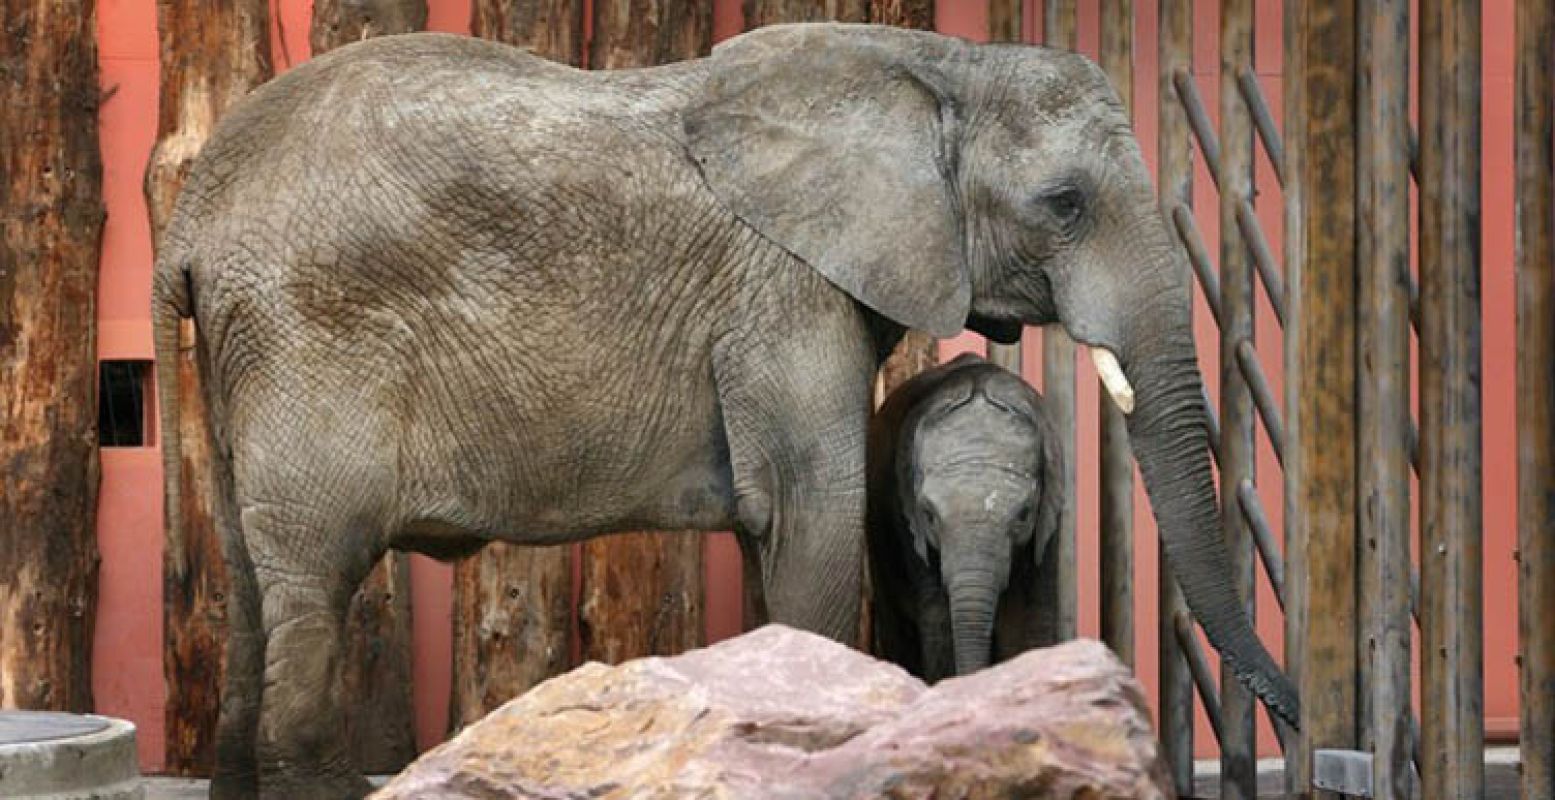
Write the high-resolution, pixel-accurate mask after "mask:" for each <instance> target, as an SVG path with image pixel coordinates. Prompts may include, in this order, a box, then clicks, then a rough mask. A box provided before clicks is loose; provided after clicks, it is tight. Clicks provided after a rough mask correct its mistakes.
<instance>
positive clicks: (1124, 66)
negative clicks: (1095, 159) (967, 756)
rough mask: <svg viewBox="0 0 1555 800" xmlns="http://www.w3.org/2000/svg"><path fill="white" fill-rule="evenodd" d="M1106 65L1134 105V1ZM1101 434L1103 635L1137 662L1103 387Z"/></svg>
mask: <svg viewBox="0 0 1555 800" xmlns="http://www.w3.org/2000/svg"><path fill="white" fill-rule="evenodd" d="M1101 68H1102V70H1103V71H1104V72H1106V73H1107V77H1108V78H1109V79H1110V80H1111V81H1112V86H1113V88H1114V89H1116V90H1117V92H1118V96H1119V97H1121V98H1123V105H1124V107H1125V108H1127V109H1128V110H1129V111H1130V113H1132V111H1133V108H1134V0H1104V1H1103V2H1102V4H1101ZM1096 399H1097V406H1098V408H1097V420H1098V423H1099V425H1100V428H1101V431H1100V434H1101V436H1100V439H1101V448H1100V449H1101V480H1100V487H1101V638H1102V641H1104V642H1106V643H1107V646H1108V647H1110V648H1112V651H1113V652H1114V653H1117V654H1118V658H1120V659H1122V660H1123V663H1125V664H1128V665H1129V666H1131V667H1132V666H1133V665H1134V451H1133V448H1131V447H1130V446H1129V441H1128V426H1127V423H1126V420H1125V418H1124V416H1123V412H1122V411H1120V410H1118V407H1117V404H1116V403H1114V402H1113V401H1112V397H1111V396H1110V395H1109V394H1108V393H1107V391H1106V389H1105V387H1100V388H1098V390H1097V392H1096Z"/></svg>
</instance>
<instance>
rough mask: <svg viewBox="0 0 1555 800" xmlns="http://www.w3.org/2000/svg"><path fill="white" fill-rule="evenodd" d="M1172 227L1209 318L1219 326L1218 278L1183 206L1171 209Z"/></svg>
mask: <svg viewBox="0 0 1555 800" xmlns="http://www.w3.org/2000/svg"><path fill="white" fill-rule="evenodd" d="M1172 227H1174V228H1176V229H1177V238H1178V239H1179V240H1180V241H1181V242H1182V246H1183V249H1184V250H1186V251H1188V263H1189V264H1190V265H1192V267H1193V274H1194V276H1196V277H1197V278H1198V279H1199V287H1200V288H1202V289H1203V290H1204V299H1205V300H1206V301H1208V303H1209V313H1210V316H1213V317H1214V318H1215V324H1216V325H1219V324H1220V276H1219V275H1218V274H1217V273H1216V271H1215V264H1214V263H1213V262H1212V261H1210V257H1209V248H1207V247H1205V246H1204V238H1203V237H1201V236H1199V227H1198V226H1197V225H1195V224H1193V212H1192V211H1189V210H1188V207H1187V206H1185V205H1181V204H1179V205H1177V206H1175V207H1173V208H1172Z"/></svg>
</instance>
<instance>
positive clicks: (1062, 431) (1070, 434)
mask: <svg viewBox="0 0 1555 800" xmlns="http://www.w3.org/2000/svg"><path fill="white" fill-rule="evenodd" d="M1075 6H1076V3H1075V0H1047V2H1045V3H1043V6H1042V11H1043V14H1044V15H1045V19H1044V20H1043V25H1042V30H1043V31H1044V32H1045V34H1046V37H1047V44H1048V45H1049V46H1052V47H1061V48H1063V49H1065V50H1075V49H1078V45H1079V31H1080V27H1079V22H1078V19H1077V9H1076V7H1075ZM1042 396H1043V398H1044V399H1045V400H1046V401H1047V409H1048V411H1049V413H1050V414H1051V415H1052V418H1053V427H1054V428H1056V429H1057V430H1058V435H1059V440H1060V441H1059V444H1060V447H1061V448H1062V450H1063V458H1064V463H1066V464H1074V463H1075V391H1074V340H1072V339H1070V338H1069V334H1068V333H1066V332H1065V331H1064V329H1063V328H1062V327H1061V326H1058V325H1049V326H1047V327H1046V328H1044V329H1043V330H1042ZM1063 492H1064V519H1063V521H1062V522H1061V523H1059V527H1058V543H1057V545H1056V547H1055V549H1054V551H1053V552H1054V553H1055V554H1056V556H1057V561H1058V563H1057V564H1055V565H1054V566H1055V568H1056V572H1057V576H1058V581H1057V585H1056V586H1055V587H1054V591H1055V592H1056V593H1057V597H1056V598H1054V600H1055V602H1056V604H1057V607H1058V638H1059V639H1060V640H1065V639H1073V638H1074V637H1075V634H1076V632H1077V628H1078V621H1079V604H1080V594H1079V592H1080V581H1079V567H1078V565H1077V563H1076V559H1077V552H1076V542H1075V507H1076V506H1077V505H1079V502H1080V498H1079V492H1078V490H1077V488H1076V485H1075V470H1074V469H1070V470H1069V474H1068V479H1067V480H1066V482H1065V484H1064V486H1063Z"/></svg>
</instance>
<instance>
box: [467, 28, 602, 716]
mask: <svg viewBox="0 0 1555 800" xmlns="http://www.w3.org/2000/svg"><path fill="white" fill-rule="evenodd" d="M470 14H471V17H470V29H471V31H472V32H473V33H475V35H477V36H481V37H484V38H488V39H492V40H495V41H500V42H504V43H506V44H511V45H514V46H517V47H522V48H524V49H526V50H528V51H530V52H532V53H534V54H536V55H538V56H541V57H542V58H548V59H551V60H552V61H558V62H561V63H563V64H571V65H573V66H577V65H579V64H582V63H583V21H584V20H583V0H543V2H533V1H525V0H474V1H473V2H472V3H471V9H470ZM575 551H576V548H574V547H571V546H556V547H523V546H520V545H512V544H504V543H500V542H499V543H494V544H489V545H487V546H486V547H485V548H483V549H482V550H481V551H480V552H479V553H476V554H475V555H472V556H470V557H468V558H465V559H462V560H460V561H459V563H458V564H456V565H455V566H454V598H453V602H454V609H453V620H454V621H453V651H454V652H453V662H454V663H453V686H452V695H453V696H452V698H451V699H450V701H449V706H448V708H449V727H450V729H452V730H457V729H459V728H461V727H463V726H465V725H468V724H469V723H471V722H474V721H475V720H478V719H480V718H481V717H483V716H485V715H486V714H487V713H489V712H490V711H492V710H494V709H495V708H497V707H498V706H500V705H502V704H503V703H505V702H507V701H508V700H511V699H512V698H514V697H517V696H518V695H520V694H523V693H524V692H526V691H528V690H529V688H530V687H532V686H534V685H535V684H538V683H540V682H541V681H544V680H545V679H547V678H551V677H554V676H556V675H560V674H561V673H563V672H566V671H567V668H568V666H569V665H570V663H571V654H572V651H571V632H572V620H573V614H572V579H573V557H574V554H575Z"/></svg>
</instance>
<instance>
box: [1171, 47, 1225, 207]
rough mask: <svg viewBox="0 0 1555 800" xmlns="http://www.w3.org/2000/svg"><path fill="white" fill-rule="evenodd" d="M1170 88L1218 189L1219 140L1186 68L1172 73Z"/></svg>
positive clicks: (1196, 87)
mask: <svg viewBox="0 0 1555 800" xmlns="http://www.w3.org/2000/svg"><path fill="white" fill-rule="evenodd" d="M1172 86H1173V87H1174V88H1175V89H1176V90H1177V99H1178V100H1179V101H1181V103H1182V109H1183V111H1184V112H1186V113H1187V115H1188V127H1189V129H1190V130H1192V131H1193V138H1194V139H1195V140H1196V141H1197V142H1198V143H1199V151H1200V152H1202V153H1203V154H1204V164H1205V165H1206V166H1208V167H1209V178H1210V180H1211V181H1212V182H1214V184H1215V187H1216V188H1219V187H1220V166H1221V164H1220V140H1219V139H1218V138H1217V137H1216V136H1215V126H1214V125H1213V124H1211V123H1210V121H1209V112H1208V111H1206V110H1204V99H1203V98H1201V97H1200V96H1199V87H1198V85H1197V84H1195V83H1194V82H1193V75H1192V74H1191V73H1189V72H1188V68H1187V67H1178V68H1177V69H1176V70H1174V71H1173V72H1172Z"/></svg>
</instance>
